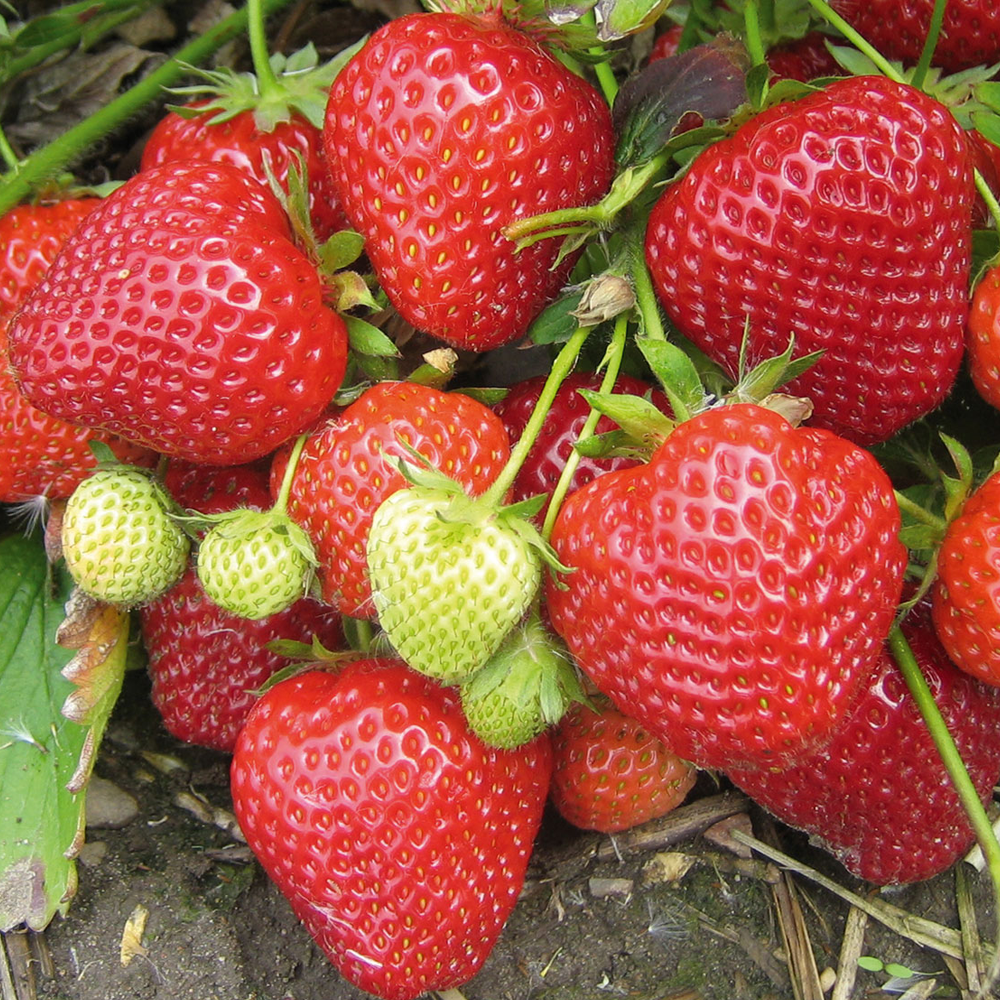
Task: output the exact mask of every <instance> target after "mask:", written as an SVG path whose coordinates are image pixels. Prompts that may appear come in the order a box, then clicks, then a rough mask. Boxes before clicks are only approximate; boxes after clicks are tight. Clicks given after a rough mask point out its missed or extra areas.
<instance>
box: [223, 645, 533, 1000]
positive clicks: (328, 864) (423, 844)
mask: <svg viewBox="0 0 1000 1000" xmlns="http://www.w3.org/2000/svg"><path fill="white" fill-rule="evenodd" d="M551 767H552V764H551V750H550V747H549V744H548V740H547V738H546V737H540V738H538V739H536V740H535V741H533V742H532V743H530V744H528V745H527V746H525V747H522V748H519V749H518V750H512V751H503V750H494V749H489V748H487V747H486V746H485V744H483V743H482V742H481V741H480V740H478V739H477V738H476V737H475V736H473V735H471V734H470V732H469V730H468V728H467V725H466V722H465V719H464V716H463V715H462V712H461V707H460V703H459V700H458V694H457V691H455V690H454V689H451V688H442V687H440V686H438V685H437V684H435V683H434V682H433V681H430V680H428V679H427V678H425V677H422V676H421V675H419V674H415V673H413V672H412V671H410V670H408V669H407V668H406V667H404V666H403V665H402V664H401V663H399V662H393V661H384V660H383V661H373V660H369V661H364V662H360V663H355V664H352V665H350V666H348V667H346V668H345V669H344V670H343V671H342V672H341V673H340V674H338V675H336V676H334V675H331V674H327V673H320V672H311V673H307V674H303V675H300V676H298V677H296V678H293V679H291V680H287V681H283V682H282V683H280V684H277V685H276V686H275V687H273V688H272V689H271V690H270V691H268V692H267V694H265V695H264V696H263V697H262V698H261V700H260V701H259V702H258V703H257V705H256V706H255V708H254V709H253V711H252V712H251V714H250V718H249V719H248V720H247V723H246V725H245V726H244V728H243V731H242V733H241V734H240V737H239V740H238V741H237V745H236V751H235V754H234V757H233V764H232V791H233V807H234V809H235V811H236V816H237V818H238V820H239V823H240V827H241V829H242V830H243V832H244V834H245V835H246V838H247V842H248V844H249V845H250V847H251V849H252V850H253V851H254V853H255V854H256V855H257V857H258V859H259V860H260V862H261V864H262V865H263V866H264V870H265V871H266V872H267V873H268V875H269V876H270V877H271V878H272V879H273V880H274V881H275V883H276V884H277V885H278V887H279V888H280V889H281V891H282V892H283V893H284V894H285V896H287V897H288V899H289V901H290V902H291V904H292V908H293V909H294V911H295V912H296V914H297V915H298V917H299V919H301V920H302V921H303V923H304V924H305V925H306V928H307V929H308V931H309V932H310V934H312V936H313V937H314V938H315V939H316V941H317V943H318V944H319V946H320V947H321V948H322V949H323V951H324V952H325V953H326V954H327V955H328V956H329V958H330V960H331V961H332V962H333V963H334V965H336V967H337V968H338V969H339V970H340V972H341V974H342V975H343V976H344V977H345V978H346V979H348V980H349V981H350V982H351V983H353V984H354V985H356V986H358V987H360V988H361V989H364V990H367V991H368V992H370V993H374V994H375V995H376V996H379V997H383V998H385V1000H411V998H414V997H417V996H419V995H421V994H422V993H424V992H425V991H429V990H447V989H450V988H453V987H458V986H460V985H461V984H463V983H465V982H466V981H467V980H468V979H470V978H471V977H472V976H473V975H474V974H475V972H476V971H477V970H478V969H479V967H480V966H481V965H482V963H483V961H484V960H485V959H486V957H487V955H488V954H489V952H490V950H491V949H492V947H493V945H494V943H495V942H496V940H497V937H498V936H499V934H500V931H501V929H502V927H503V924H504V922H505V921H506V919H507V917H508V916H509V914H510V912H511V910H512V909H513V908H514V904H515V903H516V901H517V898H518V894H519V892H520V890H521V887H522V885H523V881H524V873H525V868H526V866H527V863H528V857H529V855H530V853H531V849H532V844H533V840H534V837H535V833H536V831H537V829H538V826H539V823H540V821H541V816H542V810H543V807H544V803H545V798H546V795H547V793H548V787H549V777H550V773H551Z"/></svg>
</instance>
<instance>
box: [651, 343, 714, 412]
mask: <svg viewBox="0 0 1000 1000" xmlns="http://www.w3.org/2000/svg"><path fill="white" fill-rule="evenodd" d="M636 344H637V345H638V347H639V350H641V351H642V354H643V357H644V358H645V359H646V362H647V364H648V365H649V367H650V369H651V370H652V372H653V374H654V375H655V376H656V378H657V380H658V381H659V382H660V385H662V387H663V391H664V392H665V393H666V394H667V398H668V399H669V400H670V405H671V406H672V407H673V410H674V414H675V416H676V417H677V419H678V420H687V419H688V418H689V417H690V416H691V415H692V414H694V413H697V412H698V411H699V410H702V409H704V407H705V389H704V386H703V385H702V383H701V377H700V376H699V374H698V369H697V368H696V367H695V364H694V362H693V361H692V360H691V359H690V358H689V357H688V356H687V354H685V353H684V351H683V350H681V348H679V347H678V346H677V345H676V344H671V343H670V342H669V341H666V340H654V339H653V338H652V337H639V338H637V339H636Z"/></svg>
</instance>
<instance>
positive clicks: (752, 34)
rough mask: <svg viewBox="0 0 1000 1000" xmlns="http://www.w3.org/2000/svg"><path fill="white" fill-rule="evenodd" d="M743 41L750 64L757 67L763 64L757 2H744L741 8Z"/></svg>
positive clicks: (754, 0)
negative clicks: (748, 54)
mask: <svg viewBox="0 0 1000 1000" xmlns="http://www.w3.org/2000/svg"><path fill="white" fill-rule="evenodd" d="M743 23H744V35H745V38H744V40H745V41H746V46H747V52H749V53H750V62H751V64H752V65H754V66H759V65H760V64H761V63H762V62H764V56H765V53H764V41H763V39H762V37H761V33H760V8H759V6H758V2H757V0H746V5H745V6H744V8H743Z"/></svg>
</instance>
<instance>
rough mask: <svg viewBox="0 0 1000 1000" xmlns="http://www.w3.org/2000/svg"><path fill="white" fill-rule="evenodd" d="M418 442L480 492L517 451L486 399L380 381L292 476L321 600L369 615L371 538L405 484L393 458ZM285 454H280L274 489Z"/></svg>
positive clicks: (294, 509)
mask: <svg viewBox="0 0 1000 1000" xmlns="http://www.w3.org/2000/svg"><path fill="white" fill-rule="evenodd" d="M401 442H405V443H406V444H407V445H409V446H410V447H411V448H414V449H416V450H417V451H418V452H420V454H421V455H423V456H424V458H426V459H427V460H428V462H430V464H431V465H432V466H434V467H435V468H437V469H439V470H440V471H441V472H444V473H445V474H446V475H447V476H449V477H451V478H452V479H454V480H456V481H457V482H458V483H460V484H461V485H462V487H463V488H464V489H465V490H466V491H467V492H469V493H470V494H473V495H478V494H480V493H482V492H484V491H485V490H486V488H487V487H488V486H489V485H490V483H492V482H493V480H494V479H496V477H497V476H498V475H499V473H500V470H501V469H502V468H503V467H504V465H505V464H506V461H507V458H508V457H509V455H510V445H509V441H508V438H507V432H506V431H505V430H504V428H503V424H501V423H500V420H499V418H498V417H497V416H496V415H495V414H494V413H493V412H491V411H490V409H489V408H488V407H486V406H484V405H483V404H482V403H479V402H477V401H476V400H474V399H472V398H470V397H469V396H463V395H461V394H460V393H449V392H442V391H441V390H439V389H432V388H430V387H428V386H423V385H418V384H416V383H413V382H380V383H378V384H376V385H374V386H372V387H371V388H370V389H368V390H367V391H366V392H365V393H364V394H363V395H362V396H361V397H360V398H359V399H357V400H356V401H355V402H354V403H352V404H351V405H350V406H348V407H347V408H346V409H345V410H344V411H343V412H342V413H341V414H340V415H339V416H338V417H336V418H334V419H333V420H332V421H330V422H329V423H328V424H326V425H325V426H324V427H322V428H321V429H320V430H318V431H317V432H316V433H314V434H313V435H312V437H310V439H309V440H308V441H307V442H306V445H305V447H304V448H303V450H302V455H301V457H300V459H299V465H298V468H297V469H296V471H295V476H294V478H293V480H292V488H291V495H290V497H289V501H288V513H289V515H290V516H291V518H292V520H294V521H296V522H297V523H298V524H300V525H302V527H303V528H305V529H306V532H307V533H308V535H309V537H310V539H311V540H312V543H313V546H314V547H315V550H316V558H317V559H318V560H319V565H318V567H317V575H318V577H319V581H320V585H321V589H322V596H323V600H325V601H327V602H328V603H330V604H333V605H335V606H336V607H338V608H339V609H340V611H341V613H342V614H345V615H350V616H351V617H353V618H372V617H374V615H375V608H374V606H373V604H372V600H371V587H370V585H369V582H368V566H367V561H366V560H367V544H368V531H369V529H370V528H371V521H372V517H373V515H374V514H375V511H376V509H377V508H378V507H379V506H380V505H381V503H382V502H383V501H384V500H385V499H387V498H388V497H389V496H390V495H391V494H392V493H395V492H396V490H399V489H402V488H403V487H405V486H406V485H407V482H406V480H405V479H404V478H403V475H402V473H400V472H399V470H398V469H397V468H396V467H395V465H393V464H392V463H391V462H390V461H389V459H390V458H399V457H407V453H406V450H405V448H404V446H403V444H401ZM286 458H287V456H286V455H284V454H283V453H280V454H279V455H278V456H276V459H275V463H274V468H273V470H272V475H271V486H272V492H273V493H274V495H277V490H278V486H279V484H280V482H281V478H282V476H283V475H284V470H285V465H286Z"/></svg>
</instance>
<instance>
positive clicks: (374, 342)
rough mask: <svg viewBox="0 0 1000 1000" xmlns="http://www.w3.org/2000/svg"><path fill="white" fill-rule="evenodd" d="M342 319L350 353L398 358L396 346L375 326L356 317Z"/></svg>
mask: <svg viewBox="0 0 1000 1000" xmlns="http://www.w3.org/2000/svg"><path fill="white" fill-rule="evenodd" d="M343 319H344V322H345V323H346V324H347V335H348V338H349V339H350V343H351V350H352V351H355V352H356V353H358V354H364V355H367V356H368V357H375V358H395V357H399V350H398V349H397V347H396V345H395V344H394V343H393V342H392V340H391V339H390V338H389V337H387V336H386V335H385V334H384V333H383V332H382V331H381V330H380V329H379V328H378V327H377V326H373V325H372V324H371V323H366V322H365V321H364V320H363V319H358V318H357V316H345V317H344V318H343Z"/></svg>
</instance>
